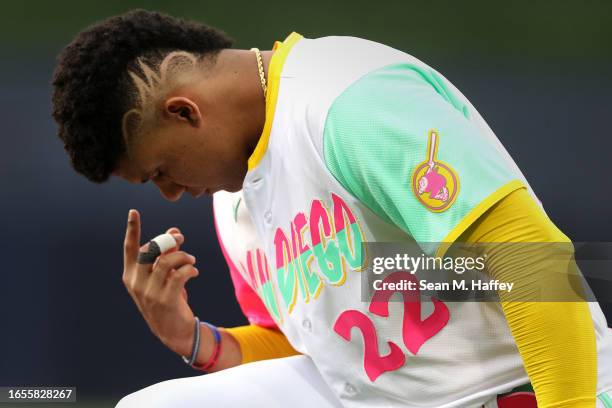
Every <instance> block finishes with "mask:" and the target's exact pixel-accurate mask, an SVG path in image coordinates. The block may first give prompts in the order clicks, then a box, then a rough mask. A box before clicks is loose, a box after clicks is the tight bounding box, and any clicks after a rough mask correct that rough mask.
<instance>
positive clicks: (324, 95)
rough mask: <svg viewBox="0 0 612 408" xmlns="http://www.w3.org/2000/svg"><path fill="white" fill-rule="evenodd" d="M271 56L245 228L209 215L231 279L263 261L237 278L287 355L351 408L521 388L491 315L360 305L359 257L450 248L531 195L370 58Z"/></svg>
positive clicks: (451, 107)
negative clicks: (496, 209)
mask: <svg viewBox="0 0 612 408" xmlns="http://www.w3.org/2000/svg"><path fill="white" fill-rule="evenodd" d="M275 50H276V52H275V53H274V56H273V59H272V61H271V64H270V68H269V76H268V78H269V79H268V81H269V82H268V96H267V100H266V123H265V127H264V132H263V134H262V137H261V139H260V141H259V143H258V145H257V147H256V149H255V152H254V154H253V156H252V157H251V158H250V159H249V170H248V173H247V175H246V178H245V180H244V184H243V191H242V194H243V196H244V203H245V204H246V207H248V213H249V214H250V217H247V216H246V215H245V213H241V212H240V211H246V210H247V208H244V207H243V209H242V210H240V206H239V207H238V209H239V211H238V213H237V216H233V218H231V217H229V215H227V214H225V213H223V214H225V215H219V208H218V205H217V202H218V200H219V199H223V200H225V201H227V200H234V202H237V201H238V198H239V196H238V195H236V194H234V195H231V194H227V193H218V194H217V195H216V196H215V211H216V213H217V215H216V218H217V223H218V227H219V228H218V231H219V232H220V234H221V235H224V234H229V235H228V236H226V237H224V238H223V241H224V243H225V246H226V250H227V252H228V253H229V254H230V256H231V257H232V259H235V263H239V262H242V263H243V264H244V265H246V262H248V261H247V252H248V253H249V254H251V255H250V256H252V254H254V253H260V255H259V256H258V258H256V259H255V262H256V263H257V265H258V268H257V269H258V270H259V273H257V274H253V273H249V272H248V268H244V267H243V268H242V270H243V272H244V275H243V276H244V277H245V280H247V282H249V284H250V285H251V286H252V287H253V289H254V290H255V291H256V292H257V293H258V294H259V295H260V297H261V298H262V301H263V303H264V304H265V306H266V308H267V309H268V311H269V312H270V315H271V316H272V317H273V319H274V321H275V322H276V324H277V325H278V327H279V328H280V329H281V330H282V331H283V333H284V334H285V335H286V336H287V338H288V339H289V341H290V342H291V344H292V346H293V347H294V348H295V349H296V350H298V351H300V352H302V353H304V354H307V355H309V356H310V357H311V358H312V359H313V361H314V362H315V364H316V366H317V367H318V369H319V370H320V371H321V373H322V375H323V377H324V379H325V381H326V382H327V384H329V386H330V388H331V389H332V390H333V391H334V392H335V393H336V395H338V396H339V398H340V399H341V400H342V402H343V404H344V405H345V406H346V407H349V408H351V407H359V408H361V407H372V406H377V407H400V406H402V407H406V406H408V407H437V408H446V407H449V408H450V407H479V406H481V404H483V403H484V402H485V401H487V400H489V399H491V397H492V396H495V395H497V394H499V393H502V392H506V391H509V390H510V389H512V388H513V387H516V386H519V385H521V384H525V383H527V382H529V379H528V377H527V375H526V373H525V371H524V369H523V364H522V361H521V358H520V355H519V353H518V350H517V348H516V345H515V342H514V340H513V338H512V335H511V333H510V331H509V328H508V325H507V322H506V319H505V317H504V314H503V312H502V309H501V307H500V305H499V303H495V302H442V301H432V300H431V299H427V298H421V302H420V303H418V302H417V303H411V304H410V305H409V306H406V304H405V303H402V302H379V303H378V304H376V305H373V304H371V303H370V302H364V301H362V299H361V273H362V272H361V271H360V267H361V257H362V254H361V243H362V242H366V241H367V242H415V241H416V242H418V243H435V242H452V241H453V240H455V239H456V238H457V237H458V236H459V235H461V233H462V232H463V231H465V229H466V228H467V227H469V225H470V224H471V223H472V222H473V221H475V220H476V219H477V218H478V217H479V216H480V215H481V214H483V213H484V212H485V211H486V210H487V209H489V208H490V207H491V206H492V205H493V204H495V203H496V202H497V201H499V200H500V199H501V198H503V197H505V196H506V195H507V194H509V193H510V192H512V191H514V190H516V189H519V188H527V189H528V190H529V191H530V193H531V194H532V195H533V192H532V191H531V189H530V187H529V185H528V183H527V181H526V180H525V178H524V176H523V175H522V174H521V172H520V171H519V169H518V167H517V166H516V164H515V163H514V161H513V160H512V159H511V157H510V156H509V155H508V153H507V152H506V150H505V149H504V147H503V146H502V145H501V143H500V142H499V140H498V139H497V137H496V136H495V135H494V133H493V132H492V131H491V129H490V128H489V127H488V126H487V124H486V123H485V121H484V120H483V119H482V117H481V116H480V115H479V114H478V112H477V111H476V109H475V108H474V107H473V106H472V105H471V104H470V102H469V101H468V100H467V99H466V98H465V97H464V96H463V95H462V94H461V92H459V90H457V89H456V88H455V87H454V86H453V85H452V84H451V83H450V82H449V81H448V80H447V79H446V78H444V77H443V76H442V75H441V74H439V73H438V72H436V71H435V70H434V69H432V68H431V67H429V66H427V65H426V64H424V63H423V62H421V61H419V60H418V59H416V58H414V57H412V56H410V55H408V54H406V53H404V52H401V51H398V50H395V49H393V48H390V47H387V46H384V45H381V44H378V43H374V42H371V41H367V40H363V39H359V38H353V37H324V38H319V39H306V38H303V37H302V36H300V35H299V34H297V33H292V34H291V35H290V36H289V37H288V38H287V39H286V40H285V41H283V42H282V43H280V42H277V43H276V44H275ZM223 197H224V198H223ZM223 207H224V208H225V210H224V211H225V212H227V213H229V212H228V211H227V205H225V206H223ZM238 219H240V221H241V223H240V224H239V223H238V222H237V221H238ZM251 222H252V225H251V224H250V223H251ZM232 223H233V224H234V226H232V225H231V224H232ZM254 232H256V235H257V236H256V237H254V235H253V234H254ZM228 237H229V239H226V238H228ZM423 249H424V251H425V252H427V253H435V252H436V251H437V250H438V247H435V246H434V247H432V246H431V245H429V246H427V247H424V248H423ZM253 259H254V258H253ZM253 259H252V260H251V262H253ZM264 285H265V286H266V287H265V288H264ZM591 314H592V317H593V322H594V325H595V329H596V336H597V343H598V353H599V354H598V359H599V362H600V364H599V373H598V374H599V378H598V392H603V391H604V390H609V389H612V372H611V370H612V364H610V363H608V364H603V363H602V362H606V361H607V362H610V361H612V338H611V337H612V336H610V333H609V331H608V330H607V329H606V328H607V324H606V321H605V317H604V316H603V313H602V312H601V310H600V308H599V306H598V305H597V304H596V303H591ZM296 398H299V395H296Z"/></svg>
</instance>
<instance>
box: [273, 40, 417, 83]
mask: <svg viewBox="0 0 612 408" xmlns="http://www.w3.org/2000/svg"><path fill="white" fill-rule="evenodd" d="M400 62H412V63H417V62H418V63H421V62H420V61H419V60H418V59H416V58H415V57H413V56H411V55H410V54H408V53H406V52H404V51H401V50H398V49H395V48H393V47H390V46H388V45H385V44H382V43H379V42H376V41H372V40H368V39H364V38H359V37H353V36H326V37H320V38H306V37H303V38H301V39H300V41H298V42H297V43H296V44H295V45H294V46H293V49H292V50H291V53H290V54H289V56H288V58H287V60H286V62H285V65H284V67H283V72H282V75H281V77H283V78H292V79H294V80H297V81H300V80H302V81H305V82H309V81H312V80H316V81H319V82H323V83H325V84H334V83H336V84H338V86H343V85H344V86H346V84H347V83H350V82H352V81H353V80H355V79H356V78H358V77H360V76H362V75H364V74H366V73H367V72H370V71H372V70H375V69H377V68H380V67H383V66H386V65H390V64H393V63H400Z"/></svg>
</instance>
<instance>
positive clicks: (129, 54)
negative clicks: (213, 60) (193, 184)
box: [52, 9, 233, 183]
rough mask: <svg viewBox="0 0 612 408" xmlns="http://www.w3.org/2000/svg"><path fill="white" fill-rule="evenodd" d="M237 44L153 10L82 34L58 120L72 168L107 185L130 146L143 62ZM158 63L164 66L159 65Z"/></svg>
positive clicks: (64, 80) (61, 81)
mask: <svg viewBox="0 0 612 408" xmlns="http://www.w3.org/2000/svg"><path fill="white" fill-rule="evenodd" d="M232 45H233V39H232V38H230V37H229V36H227V35H226V34H225V33H224V32H222V31H220V30H217V29H215V28H212V27H209V26H206V25H204V24H201V23H198V22H194V21H188V20H183V19H179V18H175V17H172V16H169V15H166V14H162V13H158V12H151V11H146V10H140V9H139V10H132V11H129V12H127V13H125V14H122V15H118V16H114V17H110V18H108V19H106V20H103V21H101V22H98V23H96V24H94V25H92V26H91V27H89V28H87V29H85V30H84V31H82V32H80V33H79V34H78V35H77V36H76V37H75V38H74V39H73V40H72V42H71V43H70V44H68V45H67V46H66V47H65V48H64V49H63V50H62V52H61V53H60V55H59V57H58V62H57V67H56V69H55V72H54V74H53V82H52V84H53V88H54V90H53V118H54V119H55V121H56V122H57V124H58V133H59V137H60V138H61V139H62V141H63V142H64V148H65V149H66V151H67V152H68V154H69V155H70V160H71V163H72V167H73V168H74V169H75V170H76V171H77V172H79V173H81V174H83V175H84V176H85V177H87V178H88V179H89V180H91V181H93V182H96V183H102V182H104V181H106V180H108V178H109V176H110V174H111V173H112V171H113V170H114V169H115V167H116V166H117V163H118V161H119V159H120V157H121V155H122V154H123V153H124V152H125V149H126V146H125V142H124V138H123V135H122V116H123V114H124V113H125V112H126V111H128V110H129V109H131V108H132V107H133V106H130V105H133V100H132V99H133V98H131V97H130V94H131V90H132V88H133V83H132V82H131V81H130V80H129V74H128V69H130V67H131V66H134V64H136V60H137V59H138V58H140V57H141V56H143V55H147V54H148V55H149V62H153V63H155V62H156V61H151V57H150V56H151V55H153V57H152V58H153V59H154V60H155V59H158V60H159V59H160V58H163V57H164V55H167V54H168V53H169V52H172V51H187V52H191V53H194V54H195V55H197V56H198V57H200V58H204V57H208V56H213V57H214V55H216V54H217V53H218V52H219V51H220V50H222V49H225V48H230V47H231V46H232ZM157 62H159V61H157Z"/></svg>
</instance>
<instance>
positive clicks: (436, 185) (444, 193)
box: [412, 130, 459, 212]
mask: <svg viewBox="0 0 612 408" xmlns="http://www.w3.org/2000/svg"><path fill="white" fill-rule="evenodd" d="M439 143H440V135H439V133H438V131H437V130H430V131H429V140H428V141H427V152H426V154H427V158H426V160H425V161H423V162H421V163H420V164H419V165H418V166H417V167H416V169H415V170H414V172H413V173H412V191H413V192H414V195H415V196H416V198H417V199H418V200H419V201H420V202H421V204H423V205H424V206H425V207H426V208H427V209H428V210H430V211H433V212H442V211H445V210H447V209H448V208H450V206H451V205H452V204H453V202H455V199H456V198H457V194H459V177H458V176H457V173H456V172H455V170H453V168H452V167H451V166H449V165H448V164H446V163H444V162H441V161H439V160H436V155H437V154H438V145H439Z"/></svg>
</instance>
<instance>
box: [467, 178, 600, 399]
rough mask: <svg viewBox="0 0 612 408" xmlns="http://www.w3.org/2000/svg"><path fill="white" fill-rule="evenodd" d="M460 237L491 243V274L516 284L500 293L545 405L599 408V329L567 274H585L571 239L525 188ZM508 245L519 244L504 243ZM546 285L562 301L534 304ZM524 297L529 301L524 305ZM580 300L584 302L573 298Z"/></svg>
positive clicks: (468, 241)
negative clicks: (538, 290)
mask: <svg viewBox="0 0 612 408" xmlns="http://www.w3.org/2000/svg"><path fill="white" fill-rule="evenodd" d="M458 240H459V241H460V242H466V243H476V244H478V243H481V245H484V247H485V248H486V254H487V256H488V257H487V266H488V271H487V272H488V273H489V274H491V275H492V276H493V278H495V279H499V280H501V281H503V282H513V283H514V284H515V287H516V290H513V291H512V292H507V291H500V293H499V295H500V298H501V300H502V302H501V304H502V308H503V310H504V314H505V316H506V319H507V321H508V325H509V326H510V330H511V332H512V335H513V337H514V339H515V341H516V345H517V347H518V349H519V352H520V354H521V357H522V359H523V363H524V365H525V370H526V371H527V374H528V375H529V378H530V380H531V382H532V385H533V388H534V391H535V393H536V398H537V400H538V407H541V408H547V407H555V408H561V407H567V408H570V407H572V408H580V407H585V408H586V407H594V406H595V395H596V384H597V353H596V344H595V330H594V328H593V321H592V317H591V313H590V310H589V306H588V303H587V302H585V301H581V300H580V299H578V298H579V296H575V295H576V293H575V289H574V288H572V287H571V283H570V282H571V279H569V278H571V277H572V276H566V275H564V273H565V272H566V271H565V267H566V266H569V271H570V272H572V274H573V273H575V272H577V270H576V265H575V261H574V259H573V251H572V246H571V241H570V240H569V238H567V237H566V236H565V235H564V234H563V233H562V232H561V231H560V230H559V229H558V228H557V227H555V225H554V224H553V223H552V221H551V220H550V219H549V218H548V217H547V216H546V214H544V212H543V211H542V210H541V209H540V207H539V206H538V205H537V204H536V203H535V201H534V200H533V198H531V196H530V195H529V194H528V193H527V191H526V190H525V189H519V190H516V191H514V192H512V193H510V194H509V195H508V196H506V197H504V198H503V199H501V200H500V201H499V202H498V203H497V204H495V205H494V206H493V207H492V208H491V209H490V210H488V211H487V212H486V213H485V214H484V215H482V216H481V217H480V218H479V219H478V220H477V221H476V222H475V223H474V224H473V225H472V226H470V228H468V230H467V231H466V232H465V233H464V234H463V235H461V237H460V238H459V239H458ZM508 242H510V243H513V244H511V245H504V244H503V243H508ZM498 243H502V244H498ZM514 243H528V244H519V245H514ZM538 243H542V245H538ZM548 243H552V245H548ZM561 265H563V269H564V270H563V271H561V270H560V266H561ZM574 276H578V275H577V274H576V275H574ZM542 287H544V288H546V289H547V290H549V291H550V292H553V291H554V297H555V298H556V300H559V301H557V302H552V301H537V300H534V299H532V296H531V294H530V293H529V292H530V291H531V290H532V289H533V288H542ZM545 296H546V295H545ZM522 297H524V298H525V300H528V301H520V299H521V298H522ZM573 298H575V300H576V301H570V300H573ZM543 300H550V299H543ZM563 300H565V301H563Z"/></svg>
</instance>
